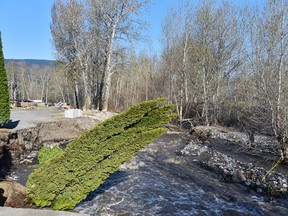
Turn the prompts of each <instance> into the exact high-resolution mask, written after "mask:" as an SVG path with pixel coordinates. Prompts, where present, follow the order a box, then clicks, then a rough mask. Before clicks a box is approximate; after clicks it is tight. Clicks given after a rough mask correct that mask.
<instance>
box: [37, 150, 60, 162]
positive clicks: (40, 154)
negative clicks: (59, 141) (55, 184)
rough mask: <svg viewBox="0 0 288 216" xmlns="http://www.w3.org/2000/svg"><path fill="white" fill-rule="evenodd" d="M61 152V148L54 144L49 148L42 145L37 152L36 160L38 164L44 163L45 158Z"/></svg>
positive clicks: (47, 158)
mask: <svg viewBox="0 0 288 216" xmlns="http://www.w3.org/2000/svg"><path fill="white" fill-rule="evenodd" d="M61 152H63V150H62V149H61V148H59V147H58V146H54V147H52V148H49V147H47V146H43V147H42V148H41V149H40V150H39V152H38V161H39V164H40V165H42V164H44V163H45V162H46V161H47V160H49V159H51V158H53V157H55V155H57V154H59V153H61Z"/></svg>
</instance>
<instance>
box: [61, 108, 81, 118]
mask: <svg viewBox="0 0 288 216" xmlns="http://www.w3.org/2000/svg"><path fill="white" fill-rule="evenodd" d="M82 116H83V111H82V110H80V109H69V110H65V118H78V117H82Z"/></svg>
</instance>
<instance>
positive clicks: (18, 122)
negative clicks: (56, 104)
mask: <svg viewBox="0 0 288 216" xmlns="http://www.w3.org/2000/svg"><path fill="white" fill-rule="evenodd" d="M53 115H59V111H57V110H55V109H35V110H23V109H12V110H11V115H10V119H11V122H10V123H8V124H7V126H6V127H7V128H8V129H12V130H19V129H23V128H30V127H35V126H36V125H37V124H38V123H40V122H51V121H58V120H59V118H52V116H53Z"/></svg>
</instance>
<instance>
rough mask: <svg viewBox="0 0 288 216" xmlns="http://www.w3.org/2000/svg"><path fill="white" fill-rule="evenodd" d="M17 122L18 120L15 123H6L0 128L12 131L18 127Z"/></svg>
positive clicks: (10, 121)
mask: <svg viewBox="0 0 288 216" xmlns="http://www.w3.org/2000/svg"><path fill="white" fill-rule="evenodd" d="M19 122H20V120H17V121H12V120H9V121H8V122H7V123H5V124H3V125H1V128H6V129H14V128H16V127H17V126H18V124H19Z"/></svg>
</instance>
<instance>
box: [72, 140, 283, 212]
mask: <svg viewBox="0 0 288 216" xmlns="http://www.w3.org/2000/svg"><path fill="white" fill-rule="evenodd" d="M189 139H190V137H188V136H186V135H185V136H184V135H178V134H177V135H175V134H168V135H165V136H163V137H161V138H160V139H158V140H157V141H155V142H154V143H151V144H150V145H149V146H148V148H146V149H144V150H142V151H141V152H140V153H139V154H138V155H137V156H136V157H134V158H133V159H131V160H130V161H128V162H127V163H126V164H124V165H122V166H121V168H120V169H119V171H118V172H116V173H114V174H113V175H111V176H110V178H109V179H107V181H106V182H105V183H104V184H103V185H102V186H101V187H100V188H99V189H98V190H96V191H94V192H92V193H90V194H89V196H88V197H87V199H86V200H84V201H83V202H81V203H79V204H78V206H77V207H76V208H75V209H74V210H75V211H77V212H80V213H86V214H88V215H179V216H180V215H181V216H182V215H287V212H288V201H286V200H285V199H277V200H276V199H271V198H267V197H265V196H261V195H259V194H257V193H256V192H254V191H253V190H252V189H249V188H248V187H247V186H246V185H245V184H243V183H227V182H223V181H222V180H221V177H220V176H219V174H218V173H215V172H211V171H209V170H207V169H204V168H202V167H201V166H199V164H198V163H197V162H196V161H195V160H194V159H193V157H191V156H183V155H181V154H179V152H180V151H181V149H183V148H184V147H185V144H186V143H187V141H188V140H189Z"/></svg>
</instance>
